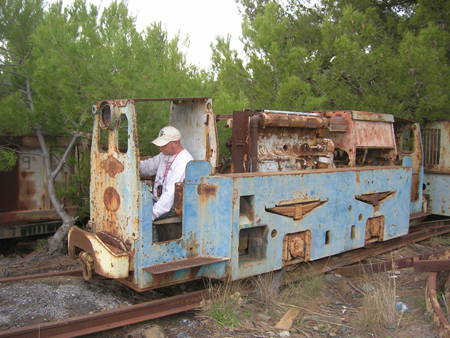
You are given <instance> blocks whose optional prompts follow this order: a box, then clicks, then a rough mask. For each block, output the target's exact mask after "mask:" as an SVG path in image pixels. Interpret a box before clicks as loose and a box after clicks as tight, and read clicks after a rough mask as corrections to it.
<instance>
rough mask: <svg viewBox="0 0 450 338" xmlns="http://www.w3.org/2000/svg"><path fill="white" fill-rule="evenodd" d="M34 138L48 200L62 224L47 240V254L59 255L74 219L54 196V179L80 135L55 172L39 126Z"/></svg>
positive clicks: (61, 252) (75, 136)
mask: <svg viewBox="0 0 450 338" xmlns="http://www.w3.org/2000/svg"><path fill="white" fill-rule="evenodd" d="M35 130H36V136H37V138H38V140H39V145H40V146H41V150H42V155H43V158H44V165H45V174H46V178H47V190H48V194H49V197H50V200H51V202H52V205H53V207H54V208H55V211H56V212H57V213H58V215H59V217H60V218H61V220H62V222H63V224H62V226H61V227H60V228H59V229H58V231H56V233H55V234H54V235H53V237H51V238H50V239H49V240H48V254H50V255H61V254H63V253H64V240H65V238H66V237H67V233H68V232H69V229H70V228H71V227H72V226H73V225H74V224H75V221H76V219H75V218H73V217H72V216H70V215H69V214H68V213H67V211H66V210H65V209H64V205H63V204H62V203H61V202H60V200H59V198H58V196H57V195H56V188H55V179H56V176H58V173H59V172H60V171H61V169H62V167H63V166H64V164H65V163H66V161H67V158H68V156H69V154H70V152H71V151H72V149H73V147H74V146H75V142H76V140H77V138H78V137H80V135H81V134H80V133H79V132H78V131H77V132H76V133H75V134H74V135H73V137H72V140H71V141H70V143H69V145H68V146H67V148H66V150H65V152H64V155H63V156H62V158H61V159H60V161H59V164H58V166H57V167H56V169H55V170H53V171H52V166H51V158H50V154H49V152H48V149H47V146H46V144H45V139H44V136H43V134H42V130H41V126H40V125H36V126H35Z"/></svg>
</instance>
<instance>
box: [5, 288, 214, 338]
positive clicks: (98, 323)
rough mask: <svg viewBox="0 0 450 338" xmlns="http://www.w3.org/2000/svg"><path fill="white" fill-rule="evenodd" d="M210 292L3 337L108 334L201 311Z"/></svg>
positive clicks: (64, 337) (7, 333) (21, 330)
mask: <svg viewBox="0 0 450 338" xmlns="http://www.w3.org/2000/svg"><path fill="white" fill-rule="evenodd" d="M208 292H209V290H207V289H205V290H201V291H195V292H192V293H187V294H182V295H178V296H174V297H170V298H164V299H158V300H155V301H151V302H146V303H142V304H137V305H132V306H129V307H125V308H119V309H114V310H110V311H106V312H98V313H94V314H89V315H83V316H79V317H73V318H69V319H63V320H58V321H54V322H49V323H44V324H37V325H31V326H26V327H22V328H18V329H12V330H7V331H2V332H0V337H18V338H19V337H20V338H38V337H54V338H56V337H57V338H68V337H78V336H82V335H87V334H91V333H96V332H101V331H106V330H110V329H114V328H118V327H122V326H125V325H130V324H136V323H140V322H143V321H147V320H151V319H156V318H161V317H165V316H169V315H172V314H175V313H180V312H185V311H188V310H193V309H196V308H199V307H201V306H202V302H203V299H204V298H205V297H206V296H207V295H208Z"/></svg>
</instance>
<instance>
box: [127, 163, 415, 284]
mask: <svg viewBox="0 0 450 338" xmlns="http://www.w3.org/2000/svg"><path fill="white" fill-rule="evenodd" d="M210 172H211V166H210V164H209V163H208V162H206V161H194V162H191V163H189V164H188V167H187V170H186V185H185V196H184V207H183V236H182V238H181V239H179V240H174V241H169V242H163V243H152V241H151V237H152V233H151V217H150V215H151V198H150V197H149V196H150V192H149V191H147V190H146V188H143V189H142V192H141V198H140V201H141V202H140V210H141V214H140V222H141V227H140V228H141V232H140V234H139V238H140V240H139V241H138V242H137V245H136V247H137V249H136V261H135V271H141V273H140V275H139V276H138V277H136V278H137V279H138V281H139V283H138V284H139V285H140V287H142V288H144V287H146V286H148V285H149V284H150V283H151V282H152V279H153V277H152V275H151V274H150V273H147V272H145V271H143V270H142V268H143V267H147V266H151V265H154V264H160V263H166V262H172V261H177V260H182V259H186V258H189V257H222V258H229V259H230V260H229V261H228V262H221V263H214V264H211V265H207V266H204V267H202V268H201V269H200V271H199V272H198V274H197V276H207V277H214V278H221V277H231V278H232V279H239V278H243V277H247V276H251V275H255V274H260V273H264V272H269V271H272V270H277V269H280V268H282V264H283V262H282V256H283V251H282V250H283V239H284V237H285V235H287V234H292V233H298V232H301V231H305V230H309V231H311V252H310V259H311V260H316V259H320V258H323V257H327V256H331V255H334V254H337V253H340V252H344V251H347V250H351V249H354V248H359V247H362V246H364V243H365V228H366V223H367V220H368V219H369V218H372V217H377V216H384V222H385V226H384V234H383V236H382V237H383V239H384V240H386V239H390V238H394V237H398V236H402V235H404V234H406V233H407V232H408V228H409V211H410V210H409V209H410V203H409V202H410V194H411V175H412V172H411V168H408V167H385V168H383V167H379V168H378V167H377V168H376V169H372V168H371V169H367V168H363V169H352V170H349V169H336V170H333V171H331V170H323V171H321V170H314V171H301V172H290V173H289V174H287V173H273V174H242V175H220V176H219V175H217V176H214V175H212V176H210ZM387 191H390V192H392V194H391V195H390V196H389V197H387V198H386V199H384V200H383V201H381V202H380V203H379V204H378V205H377V206H372V205H371V204H368V203H365V202H362V201H360V200H357V199H356V196H357V195H364V194H369V193H374V192H387ZM242 196H244V198H243V199H241V197H242ZM242 200H244V201H245V203H247V204H251V207H250V210H251V213H247V214H245V215H242V214H241V215H240V212H241V210H240V209H241V208H243V207H244V204H243V202H242ZM299 201H322V202H323V204H322V205H320V206H319V207H317V208H316V209H313V210H312V211H311V212H309V213H307V214H305V215H304V216H303V217H302V218H301V219H298V220H294V219H293V218H292V217H287V216H283V215H279V214H275V213H272V212H269V211H267V208H273V207H275V206H277V205H280V204H287V203H296V202H299ZM247 207H248V206H247ZM258 227H262V229H264V255H263V257H261V258H260V259H258V260H242V261H240V256H239V234H240V231H241V230H242V229H254V228H258ZM352 227H354V231H353V238H352V230H351V229H352ZM273 230H275V231H276V235H273V234H274V232H273ZM327 232H328V239H327V241H326V238H327V235H326V234H327ZM327 243H328V244H327ZM188 273H189V271H188V270H187V269H185V270H180V271H177V272H176V273H174V275H173V276H172V279H171V282H175V281H182V280H184V279H187V278H188V277H189V276H188Z"/></svg>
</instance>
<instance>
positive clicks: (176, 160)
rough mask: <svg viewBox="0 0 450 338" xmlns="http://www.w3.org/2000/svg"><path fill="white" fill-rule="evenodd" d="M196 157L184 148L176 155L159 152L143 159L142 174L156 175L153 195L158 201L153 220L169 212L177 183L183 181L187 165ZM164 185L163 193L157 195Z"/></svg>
mask: <svg viewBox="0 0 450 338" xmlns="http://www.w3.org/2000/svg"><path fill="white" fill-rule="evenodd" d="M193 160H194V158H193V157H192V155H191V154H190V153H189V152H188V151H187V150H186V149H183V150H182V151H180V152H179V153H178V154H176V155H163V154H162V153H159V154H158V155H156V156H155V157H153V158H149V159H147V160H144V161H141V175H145V176H153V175H156V176H155V185H154V188H153V197H154V200H156V203H154V204H153V215H152V220H153V221H154V220H155V219H156V218H158V217H160V216H161V215H164V214H165V213H167V212H169V211H170V209H171V208H172V206H173V200H174V197H175V183H177V182H182V181H183V180H184V177H185V172H186V165H187V164H188V162H189V161H193ZM159 185H161V186H162V194H161V196H160V197H158V196H157V189H156V187H158V186H159Z"/></svg>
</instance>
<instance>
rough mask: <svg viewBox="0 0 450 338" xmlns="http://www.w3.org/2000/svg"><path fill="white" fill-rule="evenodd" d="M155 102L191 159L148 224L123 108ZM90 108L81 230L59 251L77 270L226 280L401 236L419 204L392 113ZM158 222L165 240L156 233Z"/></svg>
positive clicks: (414, 162)
mask: <svg viewBox="0 0 450 338" xmlns="http://www.w3.org/2000/svg"><path fill="white" fill-rule="evenodd" d="M158 100H160V101H164V100H165V101H170V118H169V123H168V124H169V125H172V126H174V127H176V128H177V129H178V130H180V132H181V135H182V138H181V143H182V144H183V146H184V147H185V148H186V149H187V150H188V151H189V152H190V153H191V154H192V156H193V157H194V159H195V160H194V161H191V162H189V163H188V165H187V167H186V178H185V181H184V182H182V183H178V184H177V185H176V188H175V204H174V209H175V212H176V214H177V217H173V218H169V219H164V220H160V221H155V222H152V216H151V215H152V205H153V201H152V197H151V192H152V189H153V185H152V181H151V180H149V179H148V178H146V177H140V175H139V159H140V154H139V145H138V134H137V121H136V118H137V114H136V107H135V105H136V103H137V102H139V101H158ZM93 112H94V114H95V123H94V130H93V139H92V149H91V187H90V194H91V196H90V197H91V199H90V200H91V221H90V226H91V228H90V229H89V231H83V230H81V229H79V228H77V227H73V228H72V229H71V230H70V232H69V254H70V256H71V257H72V258H77V257H79V258H80V259H81V261H82V263H83V267H84V272H85V273H84V274H85V278H86V279H89V278H90V276H91V275H92V272H94V271H95V272H96V273H97V274H100V275H103V276H105V277H109V278H114V279H117V280H119V281H120V282H122V283H124V284H126V285H128V286H130V287H131V288H133V289H135V290H138V291H144V290H148V289H152V288H157V287H161V286H165V285H170V284H175V283H181V282H185V281H188V280H192V279H197V278H202V277H208V278H216V279H224V280H225V279H226V280H236V279H240V278H244V277H249V276H252V275H257V274H261V273H265V272H269V271H273V270H278V269H281V268H283V267H284V266H288V265H292V264H296V263H300V262H305V261H313V260H317V259H320V258H323V257H327V256H331V255H335V254H338V253H341V252H344V251H348V250H352V249H356V248H360V247H363V246H365V245H366V244H367V243H371V242H375V241H384V240H388V239H391V238H395V237H399V236H402V235H404V234H406V233H408V230H409V221H410V216H411V215H414V214H415V213H420V212H421V211H422V208H423V198H422V194H423V192H422V182H423V167H422V145H421V141H420V140H421V138H420V128H419V126H418V125H417V124H416V123H414V122H412V121H408V120H403V119H399V118H395V117H394V116H392V115H387V114H377V113H369V112H359V111H313V112H285V111H271V110H248V109H247V110H243V111H235V112H233V115H214V113H213V103H212V100H211V99H210V98H204V97H197V98H167V99H134V100H133V99H128V100H115V101H101V102H99V103H97V105H96V106H95V107H94V111H93ZM218 123H226V125H227V127H228V128H231V130H232V136H231V139H230V140H229V142H228V146H229V149H230V150H231V158H230V159H228V160H227V161H223V160H222V159H220V158H219V150H218V148H219V146H218V135H217V124H218ZM119 126H126V129H125V130H127V135H126V136H127V137H126V140H127V141H126V142H127V143H126V147H124V148H123V147H119V141H118V138H119ZM102 135H103V136H102ZM106 136H107V139H108V142H107V145H102V142H101V140H102V137H106ZM161 229H165V230H166V232H168V233H170V234H171V236H169V239H167V238H164V240H162V239H161V238H158V233H160V231H159V230H161Z"/></svg>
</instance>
